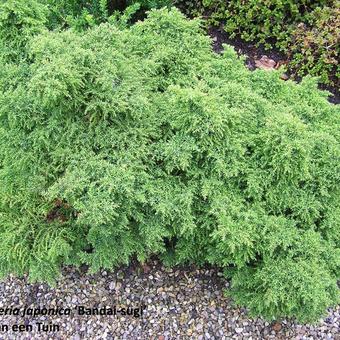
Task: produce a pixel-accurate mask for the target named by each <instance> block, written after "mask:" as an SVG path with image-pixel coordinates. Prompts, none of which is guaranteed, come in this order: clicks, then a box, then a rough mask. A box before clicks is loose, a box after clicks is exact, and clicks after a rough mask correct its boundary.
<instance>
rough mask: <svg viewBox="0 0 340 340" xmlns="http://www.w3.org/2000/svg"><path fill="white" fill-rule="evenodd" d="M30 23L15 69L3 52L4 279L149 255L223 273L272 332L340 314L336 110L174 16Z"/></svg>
mask: <svg viewBox="0 0 340 340" xmlns="http://www.w3.org/2000/svg"><path fill="white" fill-rule="evenodd" d="M37 13H39V16H38V18H40V12H39V11H37ZM1 18H3V17H1ZM30 22H32V24H33V25H36V22H37V21H36V20H32V21H30ZM41 22H43V20H41ZM12 24H13V25H16V22H15V21H8V20H7V21H4V20H3V19H1V22H0V29H1V31H0V37H1V39H2V40H1V43H2V44H4V43H6V44H7V43H8V44H9V42H8V41H7V40H6V39H7V38H6V34H5V31H4V30H9V29H14V27H12V26H11V25H12ZM18 27H19V28H18V29H20V28H22V27H23V26H20V25H19V26H18ZM38 27H39V30H37V34H35V35H33V37H30V38H28V39H27V42H26V43H25V44H24V47H23V48H24V50H25V53H23V54H22V57H21V59H20V60H16V59H15V58H14V59H13V58H8V56H7V54H6V53H4V51H5V52H6V49H2V48H0V63H1V65H0V72H1V74H0V274H1V276H2V277H4V276H6V275H8V274H9V273H15V274H17V275H22V274H24V273H27V272H28V273H29V277H30V279H31V280H32V281H48V282H50V283H53V281H54V280H55V278H56V277H57V275H58V274H59V271H60V267H61V266H62V265H64V264H71V265H80V264H82V263H86V264H88V265H89V266H90V269H91V271H93V272H95V271H98V270H99V269H100V268H113V267H114V266H118V265H120V264H124V263H125V264H127V263H128V262H129V261H130V260H131V258H132V257H137V258H138V260H139V261H141V262H144V261H146V260H147V259H148V258H149V257H150V256H151V255H158V256H159V257H160V258H161V259H162V260H163V261H164V263H166V264H169V265H174V264H180V263H196V264H199V265H200V264H204V263H211V264H214V265H217V266H220V267H223V268H225V270H226V275H230V277H231V279H232V289H231V291H230V293H231V294H232V296H233V298H234V299H235V301H236V303H238V304H242V305H247V306H248V307H250V309H251V311H252V312H253V313H254V314H256V315H262V316H265V317H267V318H279V317H297V318H298V319H299V320H301V321H313V320H317V318H319V317H320V316H321V315H322V314H323V313H324V312H325V310H326V308H327V307H328V306H331V305H333V304H336V303H337V302H339V290H338V288H337V278H339V265H340V254H339V245H340V233H339V219H340V210H339V208H340V206H339V179H340V178H339V177H340V169H339V164H340V162H339V156H340V148H339V140H340V129H339V127H340V126H339V107H338V106H335V105H332V104H330V103H329V102H328V101H327V93H326V92H321V91H319V90H317V88H316V82H315V80H313V79H310V78H306V79H305V80H303V81H302V82H301V84H295V83H293V82H291V81H287V82H284V81H282V80H280V78H279V76H280V73H279V72H276V71H274V72H266V71H263V70H256V71H254V72H250V71H248V70H247V69H246V68H245V66H244V65H243V61H242V60H240V59H239V58H238V57H237V55H236V53H235V52H234V50H233V49H232V48H231V47H228V46H225V52H224V54H223V55H216V54H214V53H213V52H212V48H211V41H210V40H209V38H208V37H206V36H205V35H204V34H203V33H202V31H201V29H200V22H199V21H198V20H192V21H189V20H186V19H185V18H184V17H183V16H182V15H181V14H180V13H179V11H177V10H175V9H173V10H170V11H168V10H166V9H162V10H153V11H151V12H150V13H149V15H148V18H147V19H146V20H145V21H144V22H138V23H136V24H135V25H133V26H132V27H130V28H122V27H121V26H117V25H115V24H113V23H105V24H101V25H100V26H95V27H93V28H91V29H88V30H84V31H80V32H77V31H76V30H73V29H69V30H64V31H59V32H57V31H48V30H47V29H41V30H40V21H39V25H38ZM38 31H39V32H38ZM38 33H39V34H38Z"/></svg>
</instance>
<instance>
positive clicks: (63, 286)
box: [0, 261, 340, 340]
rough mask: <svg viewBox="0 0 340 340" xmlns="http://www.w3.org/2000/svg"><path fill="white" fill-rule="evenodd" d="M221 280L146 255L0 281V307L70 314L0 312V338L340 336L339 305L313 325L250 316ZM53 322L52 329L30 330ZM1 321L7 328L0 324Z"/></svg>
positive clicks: (214, 274) (207, 272) (213, 272)
mask: <svg viewBox="0 0 340 340" xmlns="http://www.w3.org/2000/svg"><path fill="white" fill-rule="evenodd" d="M227 286H228V282H226V281H225V280H224V279H223V278H221V277H220V275H219V273H218V270H217V269H207V268H206V269H197V268H194V267H192V268H189V269H188V268H174V269H167V268H164V267H162V265H161V264H159V263H158V262H157V261H150V262H149V263H148V265H145V266H144V267H141V266H138V265H131V266H130V267H128V268H121V269H119V270H116V271H113V272H106V271H102V272H101V273H99V274H96V275H89V274H85V273H83V272H80V271H78V270H75V269H72V268H65V269H64V271H63V277H62V278H61V279H60V280H59V281H58V284H57V286H56V287H55V288H50V287H48V286H47V285H31V284H28V283H27V281H26V279H25V278H22V279H18V278H15V277H9V278H8V279H6V280H5V281H3V282H0V308H6V307H12V308H14V307H16V308H20V309H21V310H22V309H23V308H24V307H25V306H28V307H30V308H38V307H40V308H43V307H47V308H52V307H56V306H58V307H63V308H66V307H69V308H71V309H72V314H71V315H70V316H41V315H40V316H36V317H33V316H26V317H22V316H14V315H7V316H4V315H2V316H1V315H0V339H74V340H76V339H133V340H134V339H156V340H157V339H158V340H166V339H247V340H250V339H340V329H339V327H340V307H339V306H338V308H336V309H333V310H329V312H328V316H327V317H326V318H325V319H324V320H320V323H319V324H318V325H314V326H313V325H299V324H295V323H293V322H288V321H283V322H280V323H275V322H273V323H270V322H267V321H265V320H261V319H250V318H249V317H247V311H246V310H245V309H243V308H236V307H233V306H232V303H231V301H230V300H229V299H228V298H226V297H224V295H223V290H224V289H225V288H227ZM143 304H145V305H146V308H145V310H144V311H143V316H142V317H134V316H121V315H119V316H118V315H117V316H112V315H110V316H99V315H95V316H86V315H85V316H82V315H78V313H77V312H76V311H75V310H74V308H75V307H76V306H77V305H83V306H86V307H101V306H111V307H113V306H114V305H116V308H118V309H119V308H121V307H133V308H138V307H140V306H141V305H143ZM39 322H41V323H44V324H50V323H53V324H54V325H58V326H59V327H60V330H59V331H56V332H53V331H52V332H47V333H46V332H38V330H37V324H38V323H39ZM13 324H26V325H32V328H33V332H22V333H18V332H13V330H12V329H11V327H12V325H13ZM1 325H8V326H9V331H8V332H6V331H5V332H4V331H1Z"/></svg>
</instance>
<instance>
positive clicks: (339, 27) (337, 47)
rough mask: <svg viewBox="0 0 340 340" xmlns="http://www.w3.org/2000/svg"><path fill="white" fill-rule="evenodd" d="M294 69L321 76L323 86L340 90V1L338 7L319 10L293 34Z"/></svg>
mask: <svg viewBox="0 0 340 340" xmlns="http://www.w3.org/2000/svg"><path fill="white" fill-rule="evenodd" d="M289 51H290V58H291V59H292V61H291V63H290V66H291V69H293V70H294V72H295V73H296V74H297V75H299V76H303V75H304V74H306V73H307V72H308V73H309V74H311V75H316V76H319V77H320V79H321V81H322V83H325V84H331V85H333V86H336V87H337V88H338V87H339V86H340V82H339V79H340V66H339V57H340V55H339V53H340V52H339V51H340V1H336V3H335V5H334V7H323V8H317V9H316V10H315V11H313V12H312V13H311V14H310V16H309V18H308V20H307V22H306V23H305V24H300V25H298V26H297V27H296V29H295V31H294V32H293V40H292V41H291V43H290V46H289Z"/></svg>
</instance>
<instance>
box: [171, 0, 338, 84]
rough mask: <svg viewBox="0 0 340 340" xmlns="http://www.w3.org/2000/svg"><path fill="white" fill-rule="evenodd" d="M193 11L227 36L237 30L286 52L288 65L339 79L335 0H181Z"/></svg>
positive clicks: (323, 79)
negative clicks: (220, 27)
mask: <svg viewBox="0 0 340 340" xmlns="http://www.w3.org/2000/svg"><path fill="white" fill-rule="evenodd" d="M176 3H177V4H180V5H181V6H182V7H184V8H187V10H188V12H190V13H191V14H193V15H199V14H200V15H204V16H205V17H207V18H208V23H209V24H210V25H215V26H220V25H221V24H222V25H223V28H224V30H225V31H226V32H228V33H229V34H230V36H231V37H234V36H235V35H238V36H240V37H241V38H242V39H244V40H246V41H255V42H256V43H257V44H260V43H262V44H264V45H265V47H267V48H271V47H272V46H273V45H274V46H276V47H277V48H279V49H280V50H282V51H284V52H285V53H287V54H288V55H289V57H290V59H291V60H292V62H291V63H290V64H289V67H290V71H292V72H293V73H294V74H296V75H299V76H303V75H306V74H311V75H315V76H319V77H320V81H321V82H322V83H325V84H331V85H333V86H334V85H339V83H338V82H339V66H338V58H339V57H338V54H339V8H340V2H339V1H338V0H318V1H308V0H299V1H293V0H284V1H281V0H275V1H267V0H250V1H244V0H232V1H224V0H201V1H198V2H196V1H181V0H177V1H176Z"/></svg>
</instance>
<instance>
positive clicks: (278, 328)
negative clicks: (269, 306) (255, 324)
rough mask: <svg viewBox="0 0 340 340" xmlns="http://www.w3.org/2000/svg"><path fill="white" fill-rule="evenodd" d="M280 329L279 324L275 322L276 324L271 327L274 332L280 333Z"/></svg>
mask: <svg viewBox="0 0 340 340" xmlns="http://www.w3.org/2000/svg"><path fill="white" fill-rule="evenodd" d="M281 328H282V325H281V324H280V323H279V322H276V323H275V324H274V325H273V330H274V331H275V332H280V330H281Z"/></svg>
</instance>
